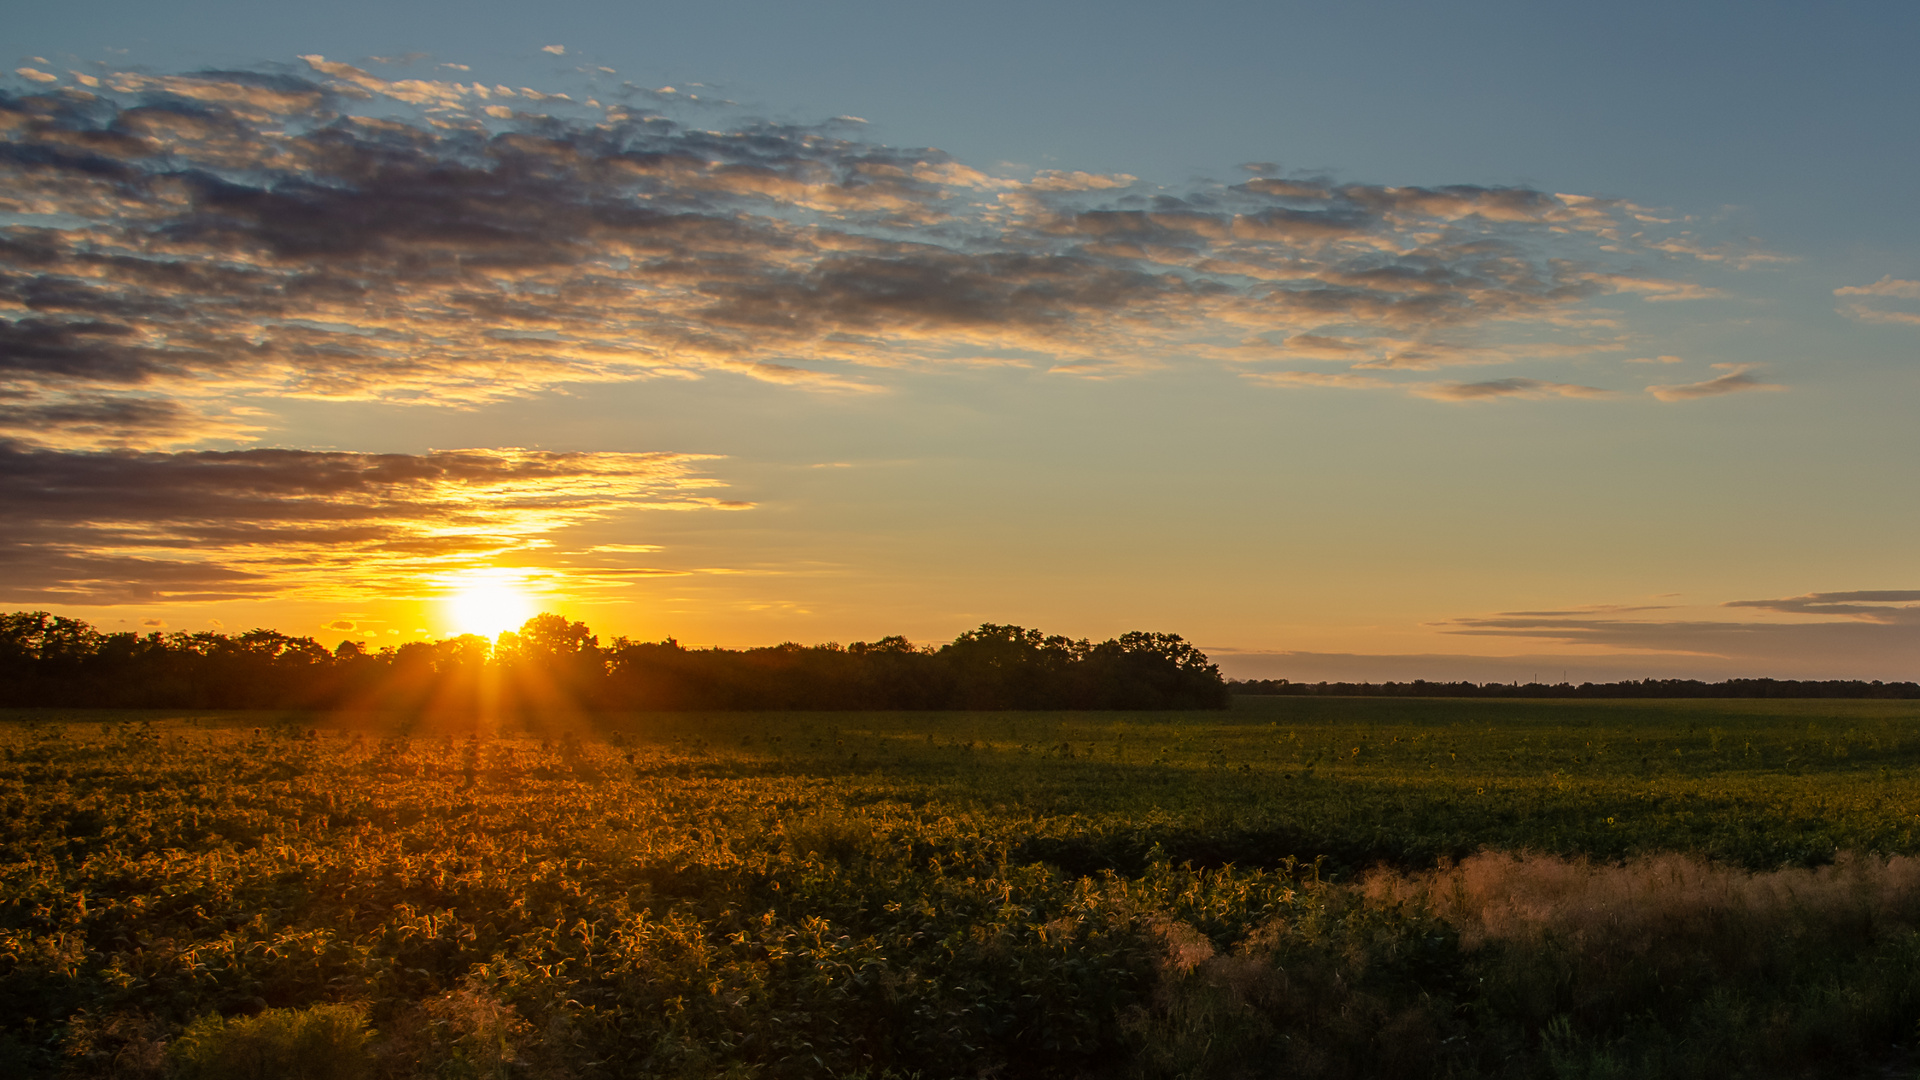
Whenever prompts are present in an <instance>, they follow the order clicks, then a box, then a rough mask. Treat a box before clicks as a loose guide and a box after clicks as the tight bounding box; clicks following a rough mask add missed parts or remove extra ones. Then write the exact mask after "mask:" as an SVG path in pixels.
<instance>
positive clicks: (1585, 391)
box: [1412, 378, 1613, 401]
mask: <svg viewBox="0 0 1920 1080" xmlns="http://www.w3.org/2000/svg"><path fill="white" fill-rule="evenodd" d="M1412 392H1413V393H1414V394H1416V395H1418V396H1419V397H1424V398H1432V399H1433V400H1435V401H1494V400H1498V399H1501V398H1551V397H1569V398H1605V397H1612V396H1613V394H1612V392H1611V391H1607V390H1602V389H1600V388H1599V387H1596V386H1581V385H1579V384H1577V383H1556V382H1542V381H1540V380H1539V379H1521V378H1510V379H1488V380H1486V381H1484V382H1467V383H1461V382H1455V383H1429V384H1427V385H1424V386H1419V387H1416V388H1414V389H1413V390H1412Z"/></svg>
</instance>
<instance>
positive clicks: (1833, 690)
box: [1227, 679, 1920, 698]
mask: <svg viewBox="0 0 1920 1080" xmlns="http://www.w3.org/2000/svg"><path fill="white" fill-rule="evenodd" d="M1227 689H1228V690H1229V691H1231V692H1232V693H1235V694H1263V695H1271V696H1279V697H1484V698H1920V683H1911V682H1891V683H1888V682H1880V681H1878V680H1875V681H1873V682H1861V681H1860V680H1858V679H1828V680H1824V681H1822V680H1800V679H1728V680H1726V681H1725V682H1716V683H1710V682H1701V681H1700V680H1698V679H1641V680H1639V681H1635V680H1633V679H1628V680H1626V681H1625V682H1611V683H1581V684H1580V685H1578V686H1575V685H1574V684H1572V683H1564V682H1563V683H1537V682H1531V683H1471V682H1428V681H1426V680H1425V679H1415V680H1414V681H1412V682H1386V683H1350V682H1319V683H1297V682H1289V681H1288V680H1286V679H1247V680H1245V681H1241V680H1238V679H1234V680H1229V681H1228V683H1227Z"/></svg>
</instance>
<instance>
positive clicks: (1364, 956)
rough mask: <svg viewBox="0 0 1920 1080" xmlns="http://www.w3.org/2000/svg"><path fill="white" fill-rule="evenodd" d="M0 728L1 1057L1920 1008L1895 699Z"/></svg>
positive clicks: (1370, 1066) (73, 723)
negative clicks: (287, 1034)
mask: <svg viewBox="0 0 1920 1080" xmlns="http://www.w3.org/2000/svg"><path fill="white" fill-rule="evenodd" d="M0 744H3V747H0V749H3V752H4V757H5V760H4V761H3V762H0V807H3V808H4V811H5V812H4V813H0V1069H5V1070H6V1071H9V1072H13V1073H21V1074H28V1075H32V1074H44V1075H125V1076H138V1075H150V1076H158V1075H165V1074H167V1073H168V1072H169V1071H171V1072H172V1073H174V1074H176V1075H186V1074H187V1073H188V1072H189V1071H193V1070H197V1071H193V1074H194V1075H209V1076H211V1075H217V1074H218V1068H219V1067H220V1066H219V1063H220V1062H221V1061H225V1060H229V1058H231V1060H239V1058H232V1057H231V1055H229V1058H223V1057H221V1054H222V1053H227V1051H226V1050H220V1047H221V1046H224V1045H226V1044H222V1043H220V1041H219V1040H220V1038H221V1037H222V1033H224V1032H227V1031H228V1030H229V1028H231V1029H232V1030H234V1031H248V1030H253V1029H252V1028H247V1027H245V1025H246V1024H247V1023H252V1024H253V1025H254V1026H255V1027H261V1025H262V1024H265V1025H266V1027H262V1028H261V1030H267V1029H269V1028H270V1029H271V1030H276V1031H277V1030H282V1029H284V1030H289V1031H290V1030H296V1029H298V1030H317V1029H318V1028H316V1027H315V1025H318V1026H319V1027H320V1028H324V1027H325V1025H324V1024H323V1023H321V1021H320V1020H311V1021H305V1022H304V1023H306V1025H307V1026H306V1027H301V1023H302V1022H297V1021H299V1017H300V1016H302V1015H305V1013H303V1010H304V1011H306V1012H312V1011H313V1010H316V1009H322V1010H323V1009H326V1008H330V1007H332V1008H344V1009H346V1010H348V1011H347V1012H335V1013H327V1014H322V1013H313V1015H314V1016H321V1017H323V1018H324V1016H342V1015H351V1016H354V1017H360V1018H365V1020H366V1021H367V1022H368V1023H370V1024H371V1031H372V1032H373V1033H372V1034H371V1035H369V1036H367V1037H366V1041H365V1045H364V1047H362V1049H363V1050H364V1053H365V1055H366V1057H365V1061H364V1062H359V1061H358V1059H356V1062H358V1063H357V1064H354V1068H356V1069H357V1068H360V1067H361V1066H362V1065H364V1068H365V1070H366V1071H367V1073H368V1074H369V1075H376V1076H396V1077H398V1076H523V1075H524V1076H543V1075H544V1076H562V1075H583V1076H585V1075H604V1076H630V1075H662V1076H716V1075H738V1076H767V1077H786V1076H860V1075H865V1076H868V1077H879V1076H888V1075H891V1076H902V1077H904V1076H909V1075H921V1076H927V1077H933V1076H981V1075H991V1076H1003V1077H1006V1076H1095V1075H1099V1076H1109V1075H1134V1076H1178V1075H1185V1076H1233V1075H1249V1076H1255V1075H1302V1076H1314V1075H1320V1076H1392V1075H1406V1076H1445V1075H1455V1076H1604V1075H1634V1076H1723V1075H1753V1076H1775V1075H1778V1076H1787V1075H1795V1076H1797V1075H1808V1074H1818V1073H1820V1072H1821V1071H1822V1070H1827V1071H1829V1072H1834V1074H1836V1075H1843V1074H1845V1070H1847V1069H1855V1070H1857V1069H1858V1068H1859V1067H1860V1066H1861V1064H1862V1063H1863V1062H1865V1061H1867V1060H1869V1059H1874V1058H1876V1056H1879V1057H1884V1056H1885V1055H1887V1054H1891V1053H1893V1052H1894V1051H1893V1048H1894V1047H1895V1046H1896V1045H1898V1044H1904V1043H1906V1042H1908V1041H1910V1040H1911V1039H1912V1037H1913V1036H1914V1035H1915V1034H1916V1031H1915V1022H1916V1020H1920V938H1916V936H1915V929H1916V928H1920V884H1917V883H1920V869H1916V867H1920V863H1916V862H1914V861H1913V860H1911V859H1908V858H1906V856H1909V855H1912V854H1914V853H1915V850H1914V849H1915V846H1916V838H1915V827H1916V825H1920V816H1916V814H1915V811H1916V810H1920V771H1916V769H1915V766H1916V765H1920V703H1912V702H1891V701H1821V702H1791V701H1788V702H1781V701H1688V702H1638V701H1631V702H1621V701H1572V702H1527V701H1481V700H1431V699H1331V698H1243V699H1239V700H1238V702H1237V703H1236V706H1235V708H1233V709H1232V710H1230V711H1228V712H1225V713H1218V712H1208V713H1178V714H1166V713H1142V714H1125V713H1118V714H1115V713H1102V714H1094V713H1079V714H1053V713H1026V714H1023V713H921V714H905V713H893V714H876V713H790V714H710V715H694V714H653V715H626V716H599V717H592V718H583V717H576V718H573V719H572V720H570V721H565V722H561V721H554V722H551V723H548V724H545V725H542V724H537V723H536V724H534V725H532V726H531V728H530V729H524V728H520V727H516V728H515V729H514V730H510V731H506V732H489V733H477V732H473V731H470V730H449V729H441V730H429V729H426V728H423V727H420V726H418V725H409V724H408V723H407V722H405V721H404V720H402V719H399V718H381V717H361V716H356V717H332V718H310V717H299V716H281V715H271V714H230V713H229V714H191V713H140V714H134V713H72V712H60V711H53V710H48V711H38V712H20V713H11V714H5V715H4V717H0ZM1486 852H1492V853H1495V854H1485V853H1486ZM209 1016H211V1017H213V1018H214V1019H209ZM261 1017H268V1018H277V1019H274V1020H273V1021H272V1023H267V1022H266V1021H262V1020H259V1019H258V1018H261ZM221 1018H224V1019H221ZM196 1024H197V1025H198V1026H197V1027H196V1026H195V1025H196ZM276 1024H277V1025H279V1026H278V1027H275V1026H274V1025H276ZM353 1030H354V1031H358V1030H359V1029H358V1028H355V1029H353ZM196 1033H197V1034H196ZM234 1037H235V1038H238V1036H234ZM249 1037H250V1038H251V1036H249ZM356 1038H357V1036H356ZM196 1040H197V1041H196ZM256 1042H257V1040H256ZM250 1045H251V1044H250ZM354 1045H355V1046H360V1045H361V1044H360V1043H357V1042H356V1043H354ZM193 1047H200V1048H201V1049H200V1050H198V1051H195V1053H197V1054H198V1056H197V1057H193V1056H190V1055H188V1050H189V1049H191V1048H193ZM208 1047H212V1048H213V1049H208ZM216 1050H218V1051H219V1052H216ZM360 1052H361V1051H359V1050H356V1051H355V1053H360ZM234 1053H238V1052H237V1051H235V1052H234ZM1863 1055H1864V1056H1863ZM243 1056H244V1055H243ZM256 1057H257V1055H256ZM189 1062H197V1063H199V1064H194V1065H193V1066H192V1070H189V1069H188V1068H187V1063H189ZM208 1063H212V1064H208ZM349 1064H353V1063H349ZM9 1066H11V1068H8V1067H9ZM236 1075H237V1074H236Z"/></svg>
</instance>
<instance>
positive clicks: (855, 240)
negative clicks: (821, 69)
mask: <svg viewBox="0 0 1920 1080" xmlns="http://www.w3.org/2000/svg"><path fill="white" fill-rule="evenodd" d="M556 48H557V46H556ZM303 60H304V63H303V64H301V65H298V66H291V65H288V66H280V67H273V68H264V69H260V70H252V71H204V72H193V73H185V74H150V73H140V72H130V71H105V70H103V71H100V72H99V73H96V74H85V73H75V74H73V75H71V76H65V77H63V76H57V75H54V74H51V73H47V72H41V71H39V70H38V69H35V70H34V72H33V73H32V74H27V73H16V79H17V82H16V87H17V89H15V90H13V91H4V92H0V214H5V215H8V218H7V219H6V220H7V222H8V223H7V224H5V225H3V226H0V431H4V432H6V433H8V434H10V435H11V436H12V437H14V438H16V439H19V440H24V441H30V442H34V443H37V444H40V445H44V446H49V447H65V448H71V449H87V448H96V449H97V448H114V447H118V448H162V447H169V446H175V447H177V446H189V445H195V444H206V443H209V442H213V441H218V440H229V441H238V442H244V441H246V440H248V439H250V438H253V437H255V436H256V435H257V434H258V433H259V432H260V431H262V430H267V429H270V427H271V425H270V422H269V421H270V411H271V410H270V408H266V411H265V412H261V411H259V410H260V409H262V408H263V407H264V406H263V405H262V403H266V405H267V406H270V403H271V402H272V401H273V400H274V399H285V398H318V399H327V400H358V401H367V400H377V401H384V402H403V403H404V402H414V403H433V404H442V405H447V404H453V405H459V404H476V403H484V402H487V401H493V400H498V399H502V398H510V397H515V396H521V395H527V394H534V393H539V392H542V391H545V390H548V389H551V388H553V387H556V386H561V385H566V384H581V383H594V382H608V381H632V380H642V379H648V378H660V377H680V378H701V377H706V376H710V375H713V374H716V373H734V374H737V375H741V376H746V377H750V378H756V379H761V380H765V381H768V382H772V383H778V384H783V385H788V386H793V387H798V388H812V389H817V390H824V391H857V390H870V389H875V388H877V387H880V386H883V385H884V378H883V374H884V372H883V369H885V368H888V367H897V366H902V365H937V364H940V363H943V362H949V361H961V362H973V361H975V360H977V358H979V357H982V356H994V357H1001V358H1005V359H1007V360H1010V361H1012V362H1020V363H1028V364H1031V365H1033V366H1036V367H1041V368H1047V369H1051V370H1055V371H1060V372H1080V373H1096V372H1097V373H1101V374H1112V373H1115V372H1116V371H1126V370H1132V369H1136V368H1139V367H1145V366H1153V365H1157V364H1165V363H1172V362H1180V361H1181V360H1183V359H1184V360H1194V361H1200V362H1217V363H1230V364H1239V365H1248V364H1253V365H1257V364H1258V363H1260V362H1261V360H1262V358H1263V357H1267V356H1270V355H1272V354H1273V352H1274V350H1275V349H1276V348H1283V346H1280V345H1278V344H1277V343H1283V342H1286V343H1294V344H1295V346H1296V349H1299V348H1310V350H1311V351H1312V352H1313V354H1314V355H1313V358H1316V359H1324V358H1335V357H1337V358H1339V359H1341V360H1344V361H1346V362H1348V363H1349V364H1350V366H1351V367H1353V368H1355V369H1366V368H1379V369H1383V370H1396V369H1420V370H1427V369H1431V368H1435V367H1441V366H1447V365H1450V364H1457V363H1487V362H1508V361H1510V360H1512V359H1513V356H1512V355H1510V354H1507V353H1501V352H1500V351H1499V350H1497V349H1496V350H1492V351H1489V350H1488V349H1487V348H1486V347H1485V346H1484V345H1482V344H1476V339H1477V338H1479V337H1482V336H1484V335H1486V334H1488V333H1491V332H1494V331H1496V330H1499V329H1500V328H1511V327H1515V326H1520V327H1532V328H1535V329H1537V330H1539V331H1540V332H1541V333H1543V334H1545V335H1547V336H1548V337H1551V336H1553V335H1555V334H1559V335H1562V336H1564V337H1568V338H1569V339H1570V340H1569V341H1563V342H1560V343H1559V344H1558V345H1554V344H1553V343H1552V342H1545V343H1543V347H1545V348H1548V349H1551V348H1561V349H1570V350H1572V351H1575V352H1578V351H1582V350H1591V349H1594V348H1599V347H1603V346H1602V344H1600V343H1597V342H1596V341H1595V340H1593V339H1591V338H1590V337H1589V336H1587V335H1588V331H1589V330H1590V329H1591V328H1592V326H1593V325H1595V323H1594V320H1593V319H1592V318H1590V317H1588V316H1586V315H1583V314H1582V312H1583V310H1584V306H1585V305H1588V304H1589V303H1590V302H1592V301H1594V300H1595V299H1598V298H1602V297H1606V296H1609V295H1632V296H1639V297H1644V298H1648V299H1685V298H1690V297H1698V296H1702V295H1706V294H1705V293H1703V292H1701V290H1699V289H1698V288H1696V287H1694V286H1691V285H1689V284H1687V283H1685V282H1679V281H1673V280H1670V279H1667V278H1663V277H1660V276H1657V275H1652V274H1649V273H1647V272H1646V271H1645V269H1644V267H1645V266H1646V265H1649V264H1653V263H1657V262H1659V261H1660V260H1667V261H1672V260H1674V259H1676V258H1681V256H1676V255H1674V254H1672V252H1673V251H1677V250H1680V248H1682V247H1684V246H1685V245H1684V244H1681V245H1680V247H1675V246H1674V244H1666V246H1664V247H1663V246H1661V244H1662V243H1664V242H1665V240H1675V239H1676V238H1674V237H1666V238H1665V240H1662V238H1659V237H1652V236H1650V235H1649V234H1648V233H1647V230H1648V229H1650V228H1655V227H1657V226H1655V225H1649V224H1648V223H1647V222H1648V221H1649V220H1651V219H1649V218H1648V217H1647V215H1645V214H1643V213H1641V212H1639V211H1638V210H1637V208H1634V207H1632V206H1631V205H1629V204H1627V203H1624V202H1621V201H1618V200H1606V199H1597V198H1591V197H1585V196H1578V195H1562V194H1553V193H1549V192H1543V191H1536V190H1531V189H1527V188H1491V187H1479V186H1471V185H1456V186H1446V187H1431V188H1430V187H1397V186H1390V185H1373V184H1358V183H1334V182H1331V181H1327V180H1324V179H1314V178H1285V177H1281V176H1276V175H1270V174H1262V175H1255V176H1253V177H1251V178H1249V179H1246V180H1244V181H1242V182H1239V183H1231V184H1200V185H1195V186H1192V187H1189V188H1186V189H1181V190H1173V189H1167V188H1160V187H1155V186H1153V185H1149V184H1144V183H1142V182H1140V181H1138V180H1137V179H1136V178H1135V177H1132V176H1128V175H1124V174H1116V175H1099V174H1091V173H1086V172H1079V171H1066V170H1061V171H1046V172H1040V173H1037V174H1035V175H1032V176H1026V177H1003V176H992V175H989V174H987V173H984V172H982V171H980V170H977V169H974V168H972V167H969V166H967V165H965V164H963V163H961V162H958V161H955V160H953V159H952V158H951V157H949V156H948V155H946V154H943V153H941V152H939V151H937V150H931V149H912V148H899V147H893V146H887V145H882V144H878V143H874V142H870V141H863V140H862V139H861V138H858V137H853V136H850V135H849V134H848V133H849V132H857V130H858V128H859V127H860V125H859V124H856V123H854V122H853V121H852V120H851V119H847V120H836V121H829V122H826V123H823V124H819V125H813V126H796V125H791V124H778V123H770V122H762V121H751V120H742V121H740V122H738V123H735V124H734V125H733V126H730V127H724V128H705V127H700V126H695V125H692V124H689V123H687V122H685V121H683V120H680V119H675V118H674V117H673V116H671V115H669V113H668V112H667V111H663V110H669V109H675V108H681V107H682V105H681V104H679V103H683V102H689V101H692V100H694V99H695V98H697V95H693V94H688V93H682V92H679V91H675V90H674V89H673V88H670V87H663V88H658V89H647V88H643V87H635V86H632V85H621V86H612V85H607V84H606V82H605V80H602V82H601V83H600V84H597V88H594V87H589V88H588V89H584V90H575V91H574V92H571V93H562V92H546V91H538V90H535V89H533V88H531V87H524V86H523V87H512V86H507V85H504V84H492V85H489V84H486V83H483V82H481V81H478V80H475V81H471V82H466V81H448V80H444V79H437V78H435V79H393V80H390V79H384V78H381V77H379V76H377V75H374V74H371V73H370V72H368V71H366V70H364V69H362V68H360V67H356V66H353V65H350V64H345V63H340V62H337V61H331V60H327V59H325V58H324V57H320V56H309V57H305V58H303ZM42 76H44V78H43V77H42ZM596 78H597V76H596ZM702 105H703V106H704V105H705V103H702ZM1656 241H1659V242H1656ZM1676 242H1677V241H1676ZM1687 257H1691V256H1687ZM1534 355H1546V353H1542V352H1540V351H1539V350H1535V352H1534ZM1270 374H1272V375H1273V378H1272V379H1270V380H1269V381H1277V382H1281V383H1288V382H1292V383H1296V384H1298V383H1303V382H1310V381H1312V380H1310V379H1305V378H1303V377H1299V376H1295V375H1291V374H1288V373H1285V372H1279V373H1270ZM1325 374H1333V373H1325ZM1323 381H1326V382H1329V383H1330V384H1333V385H1348V386H1355V385H1371V384H1368V383H1364V382H1361V381H1358V380H1351V379H1348V380H1339V379H1334V380H1323ZM1382 381H1383V382H1390V380H1382ZM1503 387H1504V388H1503ZM1589 390H1590V388H1585V387H1578V386H1575V385H1574V384H1570V383H1555V382H1550V381H1546V380H1534V379H1527V378H1515V379H1509V380H1499V381H1495V382H1486V383H1462V384H1452V389H1441V390H1436V391H1433V392H1432V393H1430V394H1429V395H1428V396H1437V397H1442V398H1447V399H1449V400H1458V399H1461V398H1463V397H1466V398H1471V397H1476V396H1478V397H1486V396H1536V397H1537V396H1569V395H1571V396H1585V395H1586V394H1587V392H1588V391H1589ZM248 403H253V404H252V405H249V404H248ZM249 408H252V409H254V410H255V411H254V412H251V413H249V412H247V411H246V410H247V409H249Z"/></svg>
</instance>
